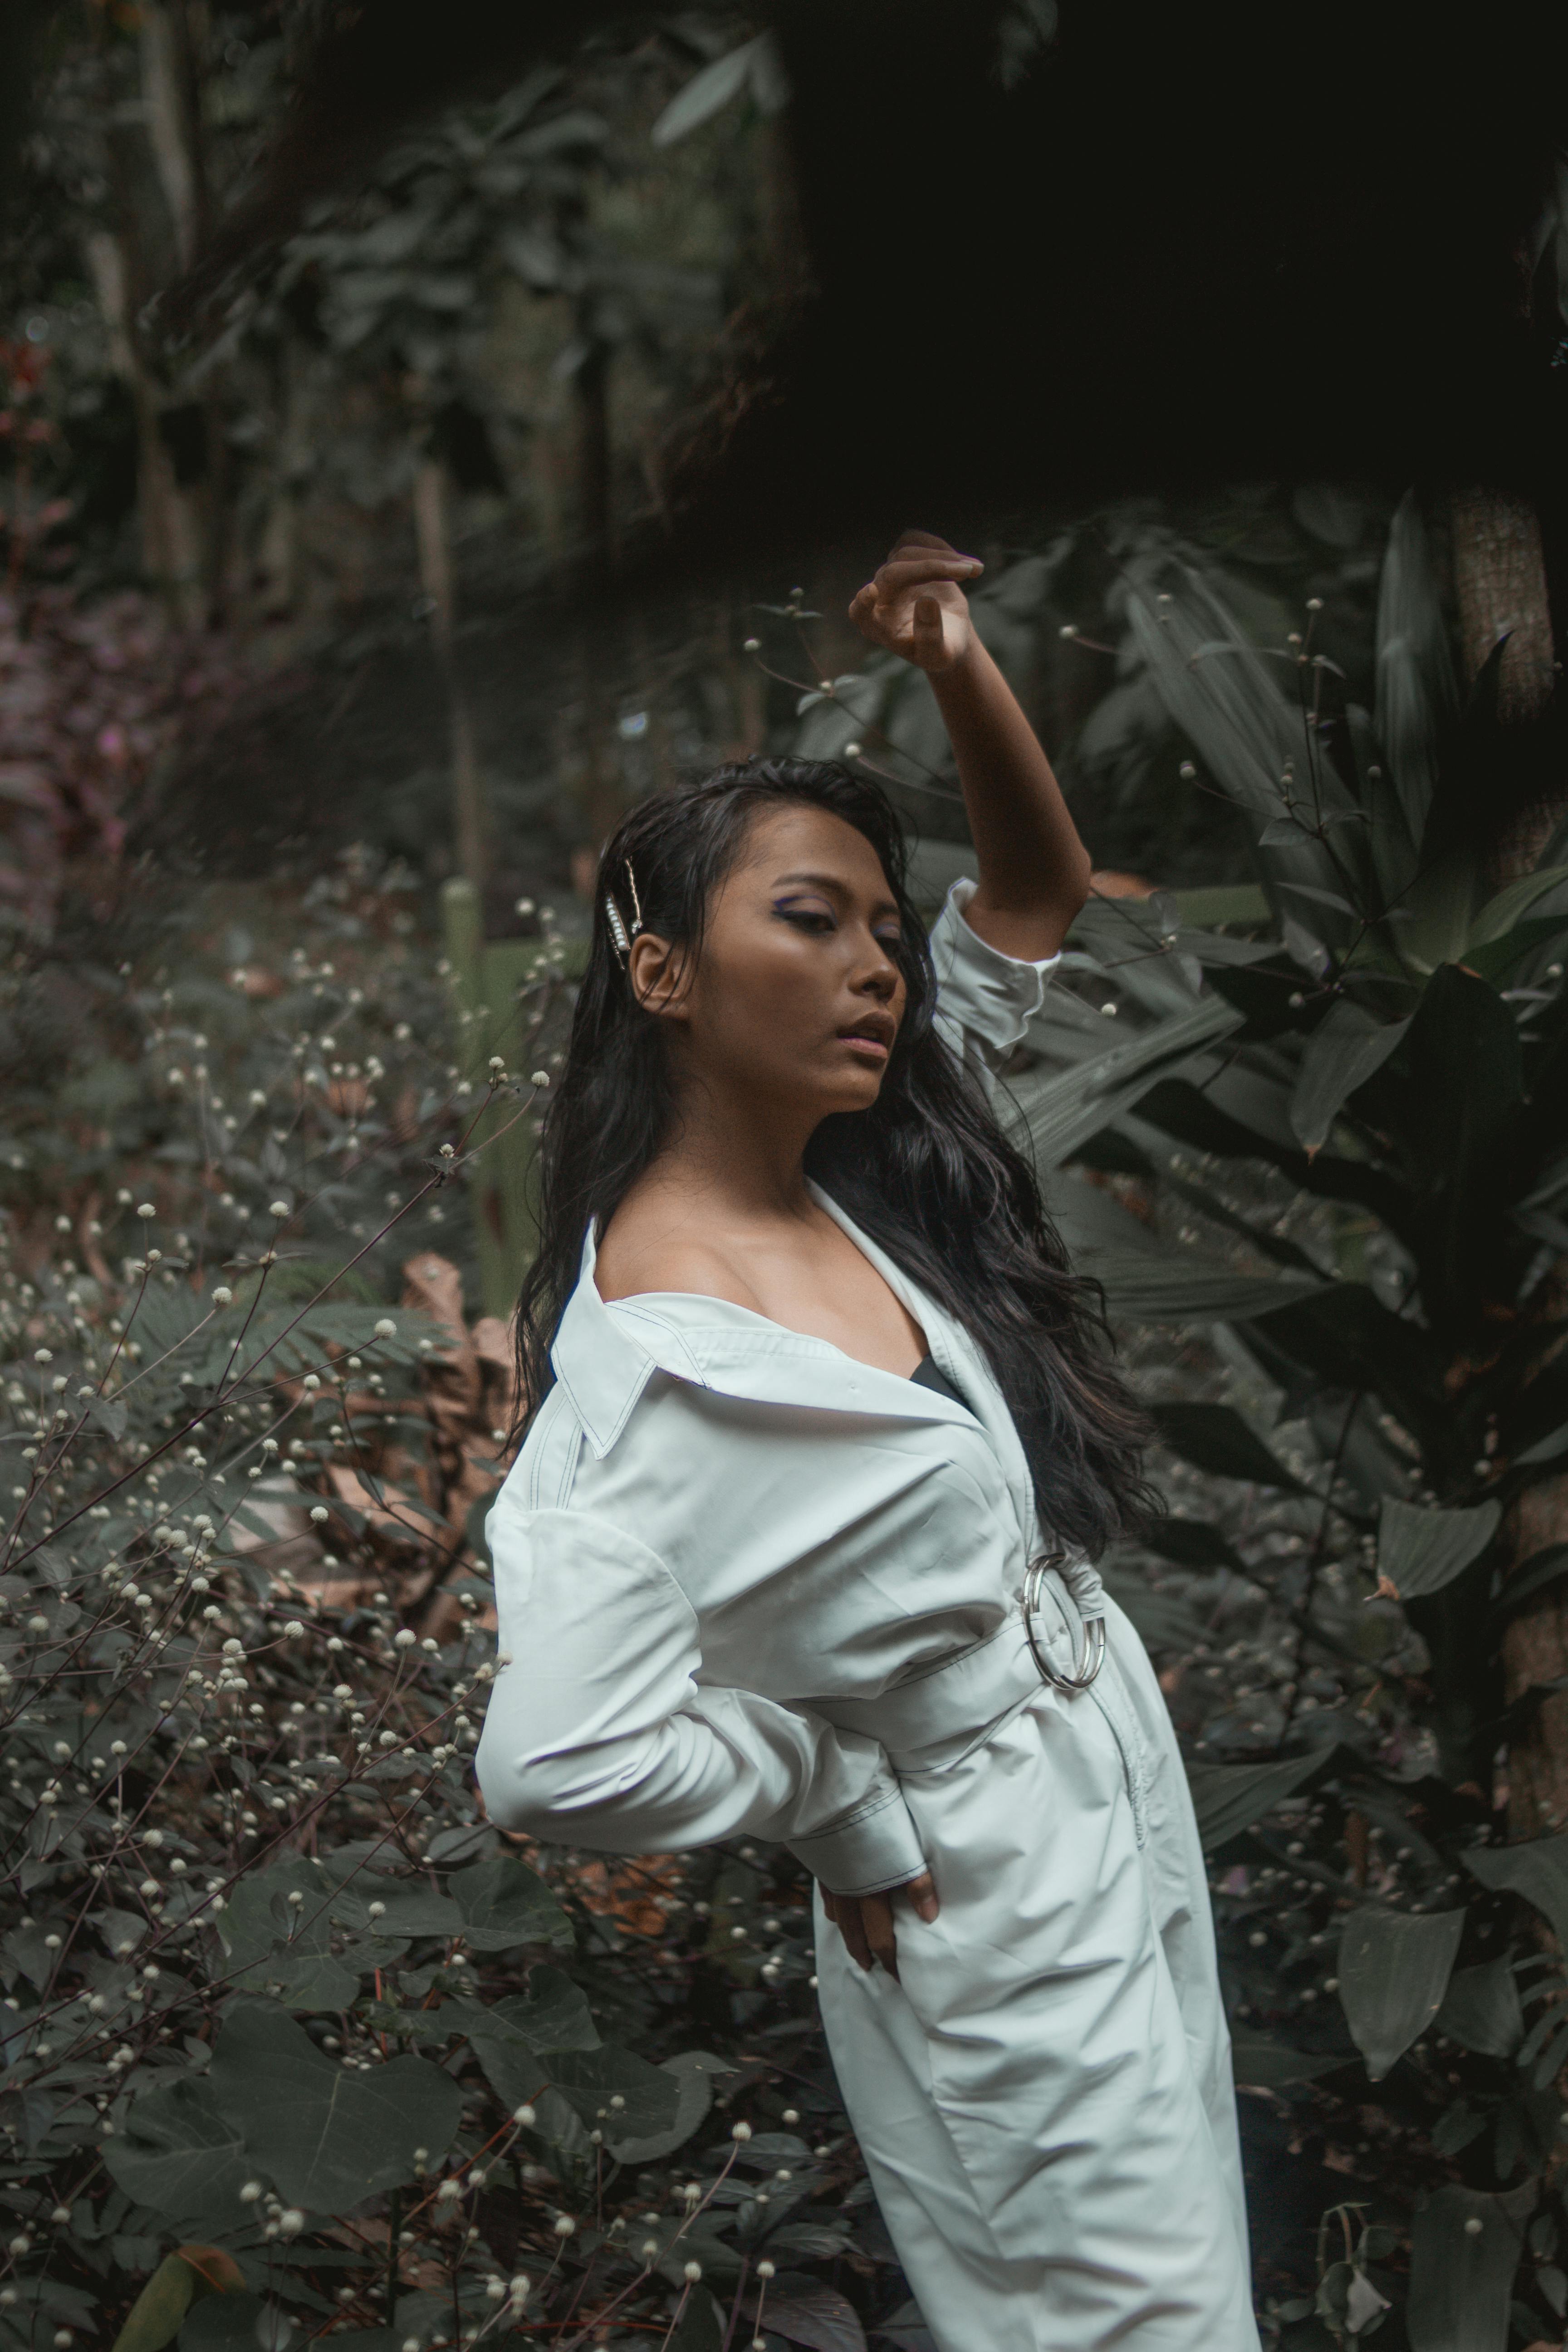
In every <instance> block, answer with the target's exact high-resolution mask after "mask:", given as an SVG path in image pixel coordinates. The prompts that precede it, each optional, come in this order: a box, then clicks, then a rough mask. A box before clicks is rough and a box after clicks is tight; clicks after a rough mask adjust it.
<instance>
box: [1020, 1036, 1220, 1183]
mask: <svg viewBox="0 0 1568 2352" xmlns="http://www.w3.org/2000/svg"><path fill="white" fill-rule="evenodd" d="M1241 1017H1242V1016H1241V1014H1240V1013H1238V1012H1237V1010H1236V1008H1235V1006H1234V1005H1230V1004H1226V1003H1225V1001H1224V999H1223V998H1221V997H1215V998H1212V999H1210V1000H1207V1001H1205V1003H1200V1004H1196V1005H1194V1008H1193V1010H1192V1011H1191V1012H1190V1013H1180V1014H1178V1015H1177V1017H1176V1018H1175V1019H1173V1020H1171V1021H1162V1022H1159V1023H1158V1024H1156V1025H1155V1026H1154V1027H1153V1028H1152V1029H1146V1030H1144V1031H1143V1032H1142V1034H1141V1035H1139V1036H1136V1037H1130V1038H1129V1039H1128V1041H1127V1043H1126V1045H1116V1046H1113V1047H1112V1048H1111V1050H1110V1053H1108V1054H1104V1055H1100V1058H1099V1059H1098V1060H1096V1061H1093V1062H1081V1063H1079V1066H1077V1067H1076V1068H1075V1069H1071V1070H1064V1071H1061V1072H1060V1073H1058V1074H1056V1075H1053V1076H1047V1077H1044V1078H1042V1077H1039V1076H1037V1075H1036V1074H1035V1073H1034V1072H1030V1073H1029V1074H1028V1076H1026V1077H1024V1078H1021V1079H1019V1080H1018V1081H1017V1083H1016V1085H1015V1087H1014V1088H1013V1097H1014V1102H1015V1104H1016V1111H1017V1116H1018V1118H1019V1121H1020V1122H1021V1124H1022V1125H1024V1126H1025V1127H1026V1129H1027V1130H1028V1135H1029V1139H1030V1141H1031V1142H1032V1144H1033V1147H1034V1151H1035V1158H1036V1162H1037V1166H1038V1167H1039V1168H1041V1169H1042V1170H1045V1169H1049V1168H1059V1167H1060V1166H1061V1164H1062V1162H1063V1160H1070V1159H1071V1158H1072V1156H1073V1154H1074V1152H1076V1151H1077V1150H1079V1149H1080V1147H1081V1146H1082V1145H1084V1144H1085V1143H1087V1142H1088V1141H1089V1137H1090V1136H1091V1135H1093V1134H1094V1133H1095V1132H1096V1131H1097V1130H1098V1129H1100V1128H1102V1127H1105V1126H1108V1125H1109V1124H1110V1121H1111V1120H1112V1119H1113V1118H1116V1117H1117V1116H1118V1114H1119V1113H1120V1112H1121V1111H1123V1110H1130V1109H1131V1107H1132V1105H1133V1104H1134V1103H1135V1102H1137V1101H1138V1099H1139V1098H1140V1097H1141V1096H1142V1095H1145V1094H1147V1092H1148V1090H1149V1088H1150V1087H1152V1086H1153V1085H1155V1084H1156V1082H1157V1081H1158V1080H1159V1079H1161V1078H1163V1077H1166V1076H1169V1075H1170V1073H1171V1072H1172V1071H1173V1070H1175V1069H1179V1068H1180V1067H1181V1066H1182V1064H1183V1063H1184V1062H1188V1061H1190V1060H1191V1059H1192V1057H1193V1055H1194V1054H1198V1053H1201V1052H1202V1051H1203V1050H1204V1048H1205V1046H1207V1045H1214V1044H1215V1043H1216V1042H1217V1040H1218V1039H1219V1038H1221V1037H1228V1036H1229V1034H1230V1033H1231V1031H1232V1030H1233V1029H1238V1028H1239V1027H1240V1026H1241Z"/></svg>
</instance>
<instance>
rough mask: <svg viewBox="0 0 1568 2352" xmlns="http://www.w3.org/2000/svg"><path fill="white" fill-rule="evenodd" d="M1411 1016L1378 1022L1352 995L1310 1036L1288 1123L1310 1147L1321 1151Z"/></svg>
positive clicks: (1390, 1050) (1382, 1063) (1305, 1048)
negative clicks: (1358, 1090)
mask: <svg viewBox="0 0 1568 2352" xmlns="http://www.w3.org/2000/svg"><path fill="white" fill-rule="evenodd" d="M1409 1026H1410V1024H1409V1022H1408V1021H1377V1020H1374V1019H1373V1015H1372V1014H1371V1013H1368V1012H1367V1011H1365V1009H1364V1008H1363V1006H1362V1005H1359V1004H1357V1003H1354V1002H1353V1001H1352V999H1351V998H1350V997H1348V996H1342V997H1341V998H1340V1000H1339V1002H1338V1003H1336V1004H1334V1005H1332V1006H1331V1008H1330V1011H1329V1013H1328V1016H1327V1018H1326V1019H1325V1020H1323V1021H1321V1022H1320V1023H1319V1024H1318V1026H1317V1027H1316V1029H1314V1030H1313V1032H1312V1034H1311V1035H1310V1037H1309V1038H1308V1040H1307V1043H1306V1045H1305V1047H1304V1048H1303V1050H1302V1054H1301V1068H1300V1076H1298V1078H1297V1080H1296V1087H1295V1091H1294V1093H1293V1094H1292V1095H1291V1097H1290V1124H1291V1126H1292V1127H1293V1128H1294V1129H1295V1130H1296V1133H1297V1135H1298V1136H1299V1137H1300V1140H1301V1142H1302V1144H1303V1145H1304V1146H1305V1148H1306V1149H1307V1150H1308V1151H1320V1150H1321V1149H1322V1147H1323V1145H1324V1144H1325V1143H1326V1142H1327V1141H1328V1139H1329V1133H1330V1130H1331V1128H1332V1126H1333V1123H1334V1121H1335V1119H1336V1118H1338V1117H1339V1115H1340V1113H1341V1111H1342V1109H1343V1108H1344V1106H1345V1104H1346V1103H1347V1101H1348V1100H1349V1099H1350V1097H1351V1096H1352V1095H1353V1094H1354V1092H1355V1090H1356V1088H1357V1087H1361V1086H1364V1085H1365V1084H1366V1081H1367V1080H1368V1078H1370V1077H1372V1076H1373V1074H1374V1073H1375V1072H1376V1071H1378V1070H1380V1069H1381V1068H1382V1066H1383V1065H1384V1062H1386V1061H1387V1059H1388V1057H1389V1055H1390V1054H1392V1053H1393V1051H1394V1047H1395V1046H1396V1045H1398V1043H1399V1041H1400V1039H1401V1038H1402V1037H1403V1036H1404V1034H1405V1031H1406V1029H1408V1028H1409Z"/></svg>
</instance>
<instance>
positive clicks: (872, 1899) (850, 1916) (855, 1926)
mask: <svg viewBox="0 0 1568 2352" xmlns="http://www.w3.org/2000/svg"><path fill="white" fill-rule="evenodd" d="M900 1898H903V1899H906V1900H907V1901H908V1902H909V1903H910V1905H911V1906H912V1907H913V1909H914V1912H915V1914H916V1916H917V1917H919V1918H921V1919H924V1920H926V1921H927V1922H928V1923H929V1922H930V1921H931V1920H932V1919H934V1918H935V1917H936V1916H937V1914H938V1912H939V1911H940V1910H941V1908H942V1906H941V1904H940V1903H939V1902H938V1900H937V1893H936V1888H935V1886H934V1885H933V1884H932V1882H931V1873H930V1871H929V1870H922V1871H921V1874H920V1875H919V1877H918V1878H911V1879H910V1880H908V1881H907V1882H906V1883H905V1885H902V1886H890V1887H889V1888H888V1890H887V1891H886V1893H885V1894H881V1895H830V1894H829V1893H828V1891H827V1889H826V1886H825V1887H824V1888H823V1890H822V1907H823V1909H824V1910H825V1911H826V1914H827V1916H828V1917H829V1919H831V1921H832V1922H833V1925H834V1926H835V1927H837V1930H838V1932H839V1934H840V1935H841V1936H842V1937H843V1938H844V1941H845V1943H846V1944H847V1947H848V1950H849V1957H850V1958H851V1959H852V1960H854V1961H856V1962H857V1963H858V1966H859V1967H861V1968H863V1969H870V1968H874V1967H876V1966H877V1965H879V1964H880V1966H881V1967H883V1968H885V1969H887V1971H888V1974H889V1976H890V1977H892V1978H893V1979H895V1981H896V1980H897V1978H898V1973H899V1955H898V1945H897V1937H896V1935H895V1932H894V1927H893V1906H894V1903H895V1901H896V1900H898V1899H900Z"/></svg>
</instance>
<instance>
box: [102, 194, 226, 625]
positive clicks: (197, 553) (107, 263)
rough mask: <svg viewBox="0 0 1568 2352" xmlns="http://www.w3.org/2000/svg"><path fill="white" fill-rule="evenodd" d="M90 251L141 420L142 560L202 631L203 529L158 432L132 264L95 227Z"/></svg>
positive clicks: (116, 363)
mask: <svg viewBox="0 0 1568 2352" xmlns="http://www.w3.org/2000/svg"><path fill="white" fill-rule="evenodd" d="M86 256H87V264H88V268H89V273H90V275H91V278H92V283H93V290H94V292H95V293H96V294H97V297H98V307H99V310H100V313H101V315H102V319H103V323H104V329H105V332H106V335H107V338H108V342H109V352H110V361H111V362H112V364H113V367H114V370H115V373H116V374H118V375H119V376H121V378H122V379H123V381H124V383H125V384H126V387H127V389H128V390H129V392H130V394H131V404H132V410H133V411H134V414H135V417H136V506H137V514H138V519H139V520H140V522H141V526H142V565H143V567H144V569H145V571H146V572H147V576H148V578H149V579H150V580H151V581H153V583H154V585H155V586H156V587H157V589H158V592H159V593H160V594H161V596H162V597H163V602H164V604H165V606H166V608H167V610H168V613H169V616H170V618H171V619H172V620H174V621H175V622H176V623H178V624H179V625H180V626H181V627H182V628H199V627H200V626H201V625H202V624H203V623H204V622H205V619H206V612H207V604H206V596H205V591H204V588H203V582H202V571H203V565H202V552H203V551H202V533H201V527H200V523H199V520H198V519H197V517H196V515H195V511H194V510H193V508H192V505H191V501H190V500H189V499H188V498H187V497H186V496H185V493H184V490H182V488H180V485H179V483H178V481H177V480H176V479H175V477H174V459H173V458H172V457H170V455H169V451H168V448H167V446H166V445H165V443H164V440H163V434H162V432H161V431H160V429H159V423H158V420H159V415H160V410H161V403H160V400H159V397H158V391H157V386H156V385H155V384H154V383H153V380H152V378H151V376H150V375H149V373H148V372H147V369H146V368H145V367H144V366H143V364H142V356H141V353H140V352H138V350H137V348H136V342H135V338H134V335H133V332H132V292H131V283H130V281H131V278H132V268H131V264H130V261H129V260H128V257H127V255H126V252H125V248H124V246H123V245H122V243H121V240H120V238H118V237H115V236H110V232H109V231H108V230H107V229H95V230H94V231H93V232H92V234H91V236H89V238H88V239H87V244H86Z"/></svg>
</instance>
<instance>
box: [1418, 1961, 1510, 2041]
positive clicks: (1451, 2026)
mask: <svg viewBox="0 0 1568 2352" xmlns="http://www.w3.org/2000/svg"><path fill="white" fill-rule="evenodd" d="M1437 2030H1438V2032H1440V2033H1446V2034H1447V2036H1448V2038H1449V2040H1450V2041H1451V2042H1459V2043H1460V2044H1461V2045H1462V2046H1463V2048H1465V2049H1466V2050H1476V2051H1479V2053H1481V2055H1482V2056H1483V2057H1488V2058H1511V2057H1512V2055H1513V2053H1514V2052H1515V2051H1516V2050H1517V2049H1518V2048H1519V2045H1520V2043H1521V2042H1522V2041H1523V2039H1524V2010H1523V2007H1522V2005H1521V2001H1520V1998H1519V1979H1518V1978H1517V1977H1516V1976H1515V1974H1514V1972H1513V1963H1512V1961H1511V1960H1510V1959H1509V1958H1506V1957H1505V1958H1501V1959H1496V1960H1483V1961H1482V1962H1481V1963H1480V1966H1479V1968H1474V1969H1455V1970H1454V1973H1453V1975H1452V1976H1451V1977H1450V1978H1449V1979H1448V1990H1447V1992H1446V1993H1445V1994H1444V1995H1443V2006H1442V2008H1441V2009H1440V2010H1439V2011H1437Z"/></svg>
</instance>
